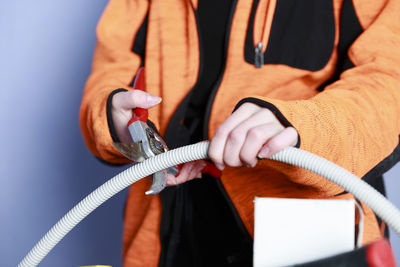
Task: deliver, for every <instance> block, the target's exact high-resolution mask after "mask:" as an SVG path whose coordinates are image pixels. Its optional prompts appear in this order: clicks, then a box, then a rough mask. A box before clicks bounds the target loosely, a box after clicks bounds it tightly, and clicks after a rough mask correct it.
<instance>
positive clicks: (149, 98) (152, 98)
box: [147, 95, 162, 105]
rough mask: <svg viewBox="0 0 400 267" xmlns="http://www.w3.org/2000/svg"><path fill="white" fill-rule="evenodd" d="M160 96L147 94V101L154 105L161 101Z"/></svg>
mask: <svg viewBox="0 0 400 267" xmlns="http://www.w3.org/2000/svg"><path fill="white" fill-rule="evenodd" d="M161 100H162V99H161V97H158V96H154V95H147V102H148V103H150V104H151V105H156V104H158V103H160V102H161Z"/></svg>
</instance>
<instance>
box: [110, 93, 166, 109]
mask: <svg viewBox="0 0 400 267" xmlns="http://www.w3.org/2000/svg"><path fill="white" fill-rule="evenodd" d="M113 101H116V105H119V106H120V107H121V108H123V109H133V108H145V109H148V108H151V107H153V106H155V105H157V104H159V103H160V102H161V98H160V97H158V96H153V95H151V94H149V93H146V92H144V91H141V90H131V91H127V92H121V93H117V94H115V95H114V97H113Z"/></svg>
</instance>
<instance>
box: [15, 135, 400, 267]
mask: <svg viewBox="0 0 400 267" xmlns="http://www.w3.org/2000/svg"><path fill="white" fill-rule="evenodd" d="M208 146H209V142H201V143H197V144H194V145H189V146H184V147H181V148H177V149H174V150H170V151H168V152H166V153H163V154H160V155H157V156H155V157H152V158H149V159H147V160H145V161H144V162H142V163H139V164H136V165H133V166H132V167H130V168H128V169H127V170H125V171H123V172H121V173H119V174H118V175H116V176H115V177H113V178H112V179H110V180H109V181H107V182H106V183H104V184H103V185H101V186H100V187H99V188H97V189H96V190H95V191H93V192H92V193H91V194H89V195H88V196H87V197H86V198H84V199H83V200H82V201H81V202H79V203H78V204H77V205H76V206H75V207H74V208H72V209H71V210H70V211H69V212H68V213H67V214H66V215H64V217H62V218H61V219H60V220H59V221H58V222H57V224H56V225H54V226H53V227H52V228H51V229H50V230H49V231H48V232H47V233H46V235H45V236H44V237H42V239H41V240H40V241H39V242H38V243H37V244H36V245H35V246H34V247H33V248H32V249H31V251H30V252H29V253H28V254H27V255H26V256H25V257H24V258H23V259H22V261H21V262H20V263H19V264H18V266H19V267H22V266H24V267H25V266H36V265H38V264H39V263H40V262H41V261H42V260H43V259H44V257H46V255H47V254H48V253H49V252H50V251H51V250H52V249H53V247H54V246H55V245H56V244H57V243H58V242H60V240H61V239H62V238H63V237H64V236H65V235H66V234H67V233H68V232H69V231H71V230H72V228H74V227H75V226H76V225H77V224H78V223H79V222H80V221H82V220H83V219H84V218H85V217H86V216H87V215H89V214H90V213H91V212H92V211H93V210H95V209H96V208H97V207H99V206H100V205H101V204H103V203H104V202H105V201H107V200H108V199H109V198H111V197H112V196H114V195H115V194H117V193H118V192H120V191H121V190H123V189H124V188H126V187H128V186H129V185H131V184H133V183H134V182H137V181H138V180H140V179H142V178H143V177H147V176H149V175H150V174H153V173H155V172H158V171H161V170H164V169H167V168H169V167H171V166H174V165H178V164H182V163H185V162H189V161H194V160H199V159H206V158H207V157H208V156H207V152H208ZM270 159H273V160H277V161H282V162H285V163H289V164H292V165H295V166H298V167H302V168H304V169H307V170H309V171H312V172H315V173H317V174H319V175H321V176H323V177H325V178H327V179H328V180H330V181H332V182H334V183H336V184H338V185H340V186H341V187H343V188H344V189H345V190H346V191H348V192H350V193H352V194H353V195H354V196H355V197H356V198H358V199H359V200H360V201H362V202H364V203H365V204H367V205H368V206H369V207H370V208H371V209H372V210H373V211H374V212H375V213H376V214H377V215H378V216H379V217H381V218H382V220H383V221H385V222H386V223H387V224H388V225H389V226H390V227H392V228H393V229H394V231H395V232H396V233H397V234H398V235H400V211H399V210H398V209H397V208H396V207H395V206H394V205H393V204H392V203H390V202H389V201H388V200H387V199H386V198H385V197H384V196H382V195H381V194H380V193H379V192H378V191H376V190H375V189H374V188H373V187H371V186H370V185H369V184H367V183H365V182H364V181H362V180H361V179H359V178H358V177H357V176H355V175H353V174H351V173H350V172H348V171H347V170H345V169H343V168H341V167H339V166H337V165H335V164H334V163H332V162H330V161H328V160H326V159H323V158H321V157H319V156H316V155H314V154H311V153H309V152H306V151H303V150H299V149H296V148H287V149H285V150H283V151H281V152H279V153H277V154H275V155H274V156H272V157H271V158H270Z"/></svg>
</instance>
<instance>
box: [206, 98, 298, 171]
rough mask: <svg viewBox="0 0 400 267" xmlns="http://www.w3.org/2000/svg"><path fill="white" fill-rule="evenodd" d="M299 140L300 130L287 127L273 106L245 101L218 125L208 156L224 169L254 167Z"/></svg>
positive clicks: (218, 166) (219, 167)
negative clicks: (263, 159)
mask: <svg viewBox="0 0 400 267" xmlns="http://www.w3.org/2000/svg"><path fill="white" fill-rule="evenodd" d="M297 139H298V133H297V131H296V129H295V128H293V127H284V126H283V125H282V124H281V122H280V121H279V120H278V119H277V118H276V116H275V115H274V114H273V113H272V112H271V111H270V110H269V109H267V108H263V107H260V106H258V105H256V104H253V103H244V104H243V105H241V106H240V107H239V108H238V109H237V110H236V111H235V112H233V113H232V114H231V115H230V116H229V117H228V118H227V119H226V120H225V121H224V122H223V123H222V124H221V125H220V126H219V127H218V129H217V130H216V132H215V135H214V137H213V138H212V139H211V143H210V148H209V150H208V155H209V157H210V159H211V160H212V161H213V162H214V164H215V165H216V166H217V168H218V169H220V170H222V169H223V168H224V167H225V166H232V167H239V166H247V167H254V166H255V165H256V164H257V162H258V158H267V157H269V156H271V155H273V154H275V153H277V152H279V151H281V150H283V149H284V148H287V147H289V146H295V145H296V143H297Z"/></svg>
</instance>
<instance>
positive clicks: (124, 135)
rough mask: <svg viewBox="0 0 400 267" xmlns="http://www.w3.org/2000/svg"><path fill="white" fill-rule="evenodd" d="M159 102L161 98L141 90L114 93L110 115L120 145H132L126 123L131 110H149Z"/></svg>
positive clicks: (130, 116) (130, 115)
mask: <svg viewBox="0 0 400 267" xmlns="http://www.w3.org/2000/svg"><path fill="white" fill-rule="evenodd" d="M160 102H161V98H160V97H158V96H153V95H151V94H149V93H146V92H144V91H141V90H131V91H126V92H119V93H116V94H115V95H114V96H113V98H112V102H111V115H112V120H113V123H114V128H115V131H116V132H117V135H118V137H119V140H120V141H121V142H122V143H126V144H128V143H132V138H131V136H130V134H129V131H128V127H127V125H128V122H129V120H130V119H131V118H132V109H134V108H145V109H148V108H151V107H154V106H156V105H157V104H159V103H160Z"/></svg>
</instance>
